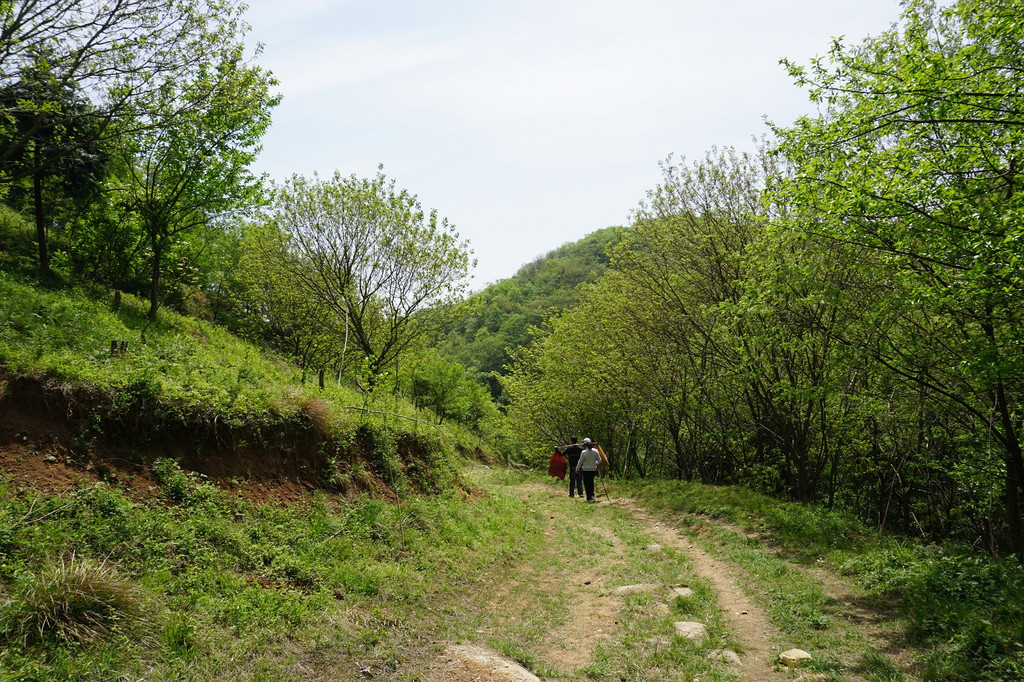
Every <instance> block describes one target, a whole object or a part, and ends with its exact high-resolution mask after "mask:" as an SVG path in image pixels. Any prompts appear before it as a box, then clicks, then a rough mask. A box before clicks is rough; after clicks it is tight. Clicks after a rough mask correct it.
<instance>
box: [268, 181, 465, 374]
mask: <svg viewBox="0 0 1024 682" xmlns="http://www.w3.org/2000/svg"><path fill="white" fill-rule="evenodd" d="M273 220H274V221H275V223H276V225H277V227H278V229H280V230H281V231H282V233H283V234H284V235H286V250H287V256H286V257H285V258H284V259H283V261H282V262H283V263H284V265H285V266H286V267H288V268H289V271H290V274H291V277H292V279H293V281H294V282H295V284H296V287H297V288H298V290H300V291H302V292H303V293H304V295H305V296H306V297H307V298H308V299H309V300H311V301H315V302H316V303H317V304H318V305H321V306H324V307H325V308H326V309H328V310H330V311H331V312H332V313H333V314H335V315H337V317H338V318H340V319H341V320H343V322H342V327H343V328H344V329H345V336H346V343H345V346H346V347H347V346H348V344H349V342H350V343H351V345H352V347H353V348H354V349H357V350H358V351H359V353H361V354H362V356H363V358H364V359H365V361H366V362H367V363H368V376H369V377H370V379H369V380H370V382H371V383H373V382H374V381H375V379H374V377H377V376H379V375H380V374H381V372H383V371H384V370H385V369H387V368H388V367H389V366H390V365H391V364H392V363H393V362H395V360H396V359H397V358H398V357H400V356H401V355H402V353H403V352H405V351H406V350H408V349H410V348H412V347H413V346H414V345H415V342H416V341H418V340H419V339H421V338H424V337H428V336H430V335H432V334H434V333H435V332H437V331H438V330H439V329H440V328H441V326H442V325H443V324H444V323H445V322H446V321H447V320H448V319H449V318H450V316H451V315H452V306H453V305H454V304H455V303H456V302H457V301H458V300H459V298H460V296H461V293H462V292H463V291H464V290H465V287H466V277H467V275H468V273H469V268H470V266H471V251H470V250H469V248H468V244H467V242H464V241H460V240H459V235H458V232H456V231H455V229H454V227H453V226H451V225H449V224H448V221H447V220H446V219H439V218H438V216H437V212H436V211H430V212H429V213H425V212H424V211H423V209H422V208H421V206H420V202H419V200H418V199H417V197H416V196H415V195H413V194H410V193H409V192H407V191H405V190H399V189H397V188H396V187H395V182H394V180H388V178H386V177H385V175H384V173H383V171H379V172H378V173H377V175H376V176H375V177H374V178H372V179H362V178H357V177H356V176H354V175H353V176H348V177H343V176H342V175H341V174H340V173H337V172H336V173H335V174H334V175H333V176H332V177H331V178H330V179H326V180H323V179H321V178H320V177H319V176H317V175H314V177H313V178H312V179H307V178H304V177H301V176H298V175H296V176H293V177H292V178H291V179H290V180H289V181H288V182H287V183H285V185H284V186H282V187H280V188H279V191H278V193H277V196H276V199H275V203H274V215H273Z"/></svg>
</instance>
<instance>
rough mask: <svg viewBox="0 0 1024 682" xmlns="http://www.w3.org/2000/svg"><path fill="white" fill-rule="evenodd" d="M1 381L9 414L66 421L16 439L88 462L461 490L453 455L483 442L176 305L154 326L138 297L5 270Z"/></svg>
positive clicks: (332, 484)
mask: <svg viewBox="0 0 1024 682" xmlns="http://www.w3.org/2000/svg"><path fill="white" fill-rule="evenodd" d="M0 380H2V381H3V386H4V393H5V397H4V398H3V400H4V401H5V408H6V409H8V410H25V411H26V414H25V415H23V417H24V419H25V421H26V422H28V421H30V419H29V417H31V416H32V413H33V411H35V412H46V413H48V414H49V415H50V418H51V419H56V420H57V422H60V423H56V424H40V425H38V428H37V429H36V432H35V433H31V431H30V429H28V428H26V429H19V431H24V433H20V432H19V433H18V434H16V435H19V436H21V437H23V438H25V439H26V440H27V439H29V438H33V439H35V440H36V441H42V440H55V441H59V445H60V446H61V447H62V448H64V449H66V450H70V451H72V452H73V453H74V456H73V457H72V458H73V459H76V460H79V461H85V460H96V459H103V458H104V457H105V456H106V455H108V454H109V450H111V449H112V448H117V449H118V450H119V454H118V457H119V459H120V460H124V459H125V458H126V457H127V459H129V460H131V461H132V462H133V463H134V464H139V465H148V464H149V462H150V461H151V460H152V459H154V458H156V457H158V456H167V457H171V458H173V459H175V460H177V461H179V463H181V464H182V466H184V467H185V468H191V469H194V470H197V471H201V472H204V473H208V474H210V475H217V476H220V477H221V478H223V479H225V480H227V479H233V478H239V477H241V478H246V477H250V476H257V475H261V476H264V477H276V478H280V477H282V476H284V477H292V476H294V477H297V478H301V479H302V480H303V481H304V483H305V485H307V486H312V487H322V488H326V489H328V490H340V491H346V492H350V493H351V492H353V491H358V490H362V489H367V488H373V487H375V486H374V485H373V484H372V482H373V481H374V480H375V481H377V483H378V485H376V487H377V488H388V489H394V488H396V486H397V487H403V486H409V487H410V488H411V489H421V490H423V489H425V490H434V489H439V488H441V487H445V486H451V485H456V480H457V479H456V477H455V471H454V460H455V459H456V458H457V456H458V454H459V453H464V452H473V451H477V450H478V449H479V448H480V440H479V438H478V437H477V436H475V435H473V434H470V433H468V432H467V431H465V430H463V429H461V428H459V427H458V426H457V425H444V426H443V427H442V426H437V425H436V424H433V423H430V422H432V421H433V420H432V419H431V415H429V414H425V413H424V412H423V411H422V410H417V409H416V408H414V407H413V406H412V405H410V404H409V403H408V402H407V401H406V400H404V399H402V398H401V397H399V396H397V395H396V394H395V393H393V392H390V391H379V392H377V393H375V394H367V393H363V392H360V391H358V390H356V389H355V388H353V387H351V386H350V385H349V384H347V383H346V384H341V385H338V383H337V382H336V381H335V380H330V379H329V380H328V381H326V382H325V386H324V387H323V388H320V387H319V385H318V382H317V381H316V378H315V377H304V376H303V375H302V372H301V371H300V370H299V369H298V368H296V367H295V366H293V365H291V364H289V363H287V362H285V361H284V360H282V359H280V358H276V357H274V356H272V355H268V354H266V353H264V352H263V351H262V350H261V349H259V348H257V347H255V346H253V345H252V344H250V343H247V342H245V341H243V340H240V339H238V338H236V337H234V336H232V335H231V334H229V333H227V332H226V331H224V330H223V329H221V328H219V327H217V326H215V325H212V324H208V323H205V322H203V321H200V320H195V319H191V318H187V317H183V316H180V315H176V314H174V313H172V312H170V311H166V310H165V311H162V312H161V314H160V317H159V319H158V320H157V322H155V323H149V322H148V320H147V318H146V306H145V303H144V302H142V301H140V300H138V299H135V298H133V297H131V296H123V297H120V298H119V300H118V301H117V302H115V299H114V298H113V297H112V296H109V295H101V296H96V295H93V294H91V293H90V292H87V291H77V290H76V291H55V290H48V289H44V288H40V287H37V286H33V285H31V284H27V283H25V282H22V281H19V280H18V279H16V278H15V277H14V276H12V275H9V274H4V273H0ZM65 415H66V416H65ZM65 422H66V423H65ZM12 428H14V427H12ZM31 445H33V443H32V442H29V446H31ZM44 446H45V444H40V445H39V447H36V448H35V449H31V448H30V450H31V451H32V452H36V451H42V450H43V448H44ZM125 452H128V453H129V454H128V455H127V456H126V455H125Z"/></svg>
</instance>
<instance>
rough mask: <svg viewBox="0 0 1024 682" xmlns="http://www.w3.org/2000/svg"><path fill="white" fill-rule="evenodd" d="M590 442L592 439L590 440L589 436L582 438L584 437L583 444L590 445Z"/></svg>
mask: <svg viewBox="0 0 1024 682" xmlns="http://www.w3.org/2000/svg"><path fill="white" fill-rule="evenodd" d="M591 443H593V441H592V440H590V439H589V438H584V439H583V444H584V445H590V444H591Z"/></svg>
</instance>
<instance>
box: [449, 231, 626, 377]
mask: <svg viewBox="0 0 1024 682" xmlns="http://www.w3.org/2000/svg"><path fill="white" fill-rule="evenodd" d="M621 231H622V228H621V227H606V228H604V229H602V230H597V231H596V232H592V233H590V234H589V235H587V236H586V237H584V238H583V239H580V240H579V241H576V242H571V243H568V244H563V245H562V246H560V247H559V248H557V249H555V250H554V251H551V252H549V253H547V254H546V255H544V256H541V257H540V258H538V259H536V260H534V261H533V262H531V263H528V264H526V265H524V266H523V267H521V268H520V269H519V271H518V272H517V273H516V274H515V275H514V276H512V277H510V278H508V279H505V280H502V281H500V282H496V283H495V284H492V285H490V286H488V287H487V288H486V289H484V290H483V291H481V292H480V293H478V294H475V295H474V296H473V297H472V298H471V299H470V301H469V303H470V305H471V306H472V307H471V308H470V310H471V313H470V314H468V315H466V316H465V317H463V318H461V319H460V321H459V322H457V323H455V324H453V325H452V326H451V327H449V329H448V333H447V340H446V342H445V343H444V344H443V346H442V348H443V350H444V352H446V353H447V354H448V355H450V356H451V357H452V358H453V359H455V360H457V361H458V362H460V363H461V364H463V365H464V366H466V367H470V368H475V369H476V370H478V371H479V372H481V373H482V374H484V375H486V377H485V378H486V380H487V382H488V385H489V386H490V388H491V392H492V394H493V395H494V396H495V397H499V395H500V392H501V387H500V386H499V385H498V382H497V381H496V380H495V379H494V378H493V377H492V376H490V375H491V372H501V371H502V368H503V367H504V366H505V364H506V363H507V362H508V360H509V350H510V349H514V348H518V347H520V346H523V345H525V344H526V343H527V342H528V341H529V340H530V330H531V328H533V327H539V326H540V325H541V323H542V322H543V321H544V319H545V318H546V317H548V316H550V315H552V314H554V313H558V312H560V311H562V310H564V309H566V308H568V307H569V306H571V305H573V304H574V303H576V300H577V290H578V288H579V286H580V285H581V284H588V283H591V282H594V281H596V280H597V279H598V278H599V277H600V276H601V275H602V274H604V272H605V270H607V268H608V265H609V261H608V254H607V250H608V247H609V246H610V245H612V244H614V243H615V242H617V241H618V239H619V236H620V233H621Z"/></svg>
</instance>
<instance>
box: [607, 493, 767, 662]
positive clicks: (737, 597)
mask: <svg viewBox="0 0 1024 682" xmlns="http://www.w3.org/2000/svg"><path fill="white" fill-rule="evenodd" d="M615 504H618V505H619V506H620V507H622V508H624V509H627V510H629V512H630V513H631V514H632V515H633V516H634V517H635V518H636V519H637V520H638V521H639V522H640V523H641V524H642V525H643V527H644V529H645V530H646V531H647V532H648V533H650V534H651V535H652V536H653V537H654V538H656V539H657V541H658V542H659V543H662V544H664V545H667V546H670V547H676V548H679V549H682V550H683V551H684V552H685V553H686V556H687V557H688V558H689V559H690V561H691V562H692V563H693V567H694V569H695V570H696V571H697V573H698V574H699V575H700V576H701V577H702V578H705V579H706V580H708V582H710V583H711V585H712V586H713V587H714V589H715V594H716V595H717V597H718V606H719V608H720V609H721V610H722V615H723V616H724V617H725V619H726V621H727V622H728V623H729V627H730V628H731V629H732V630H733V631H734V632H735V633H736V635H737V637H738V638H739V641H740V642H741V643H742V645H743V649H744V653H745V655H744V656H743V658H742V663H743V665H742V666H741V667H742V670H743V673H744V675H745V676H746V677H747V678H748V679H753V680H769V679H781V678H782V677H783V675H782V674H781V671H780V670H778V669H777V668H776V667H775V666H773V665H769V663H768V661H769V660H770V659H773V658H774V657H775V656H776V655H777V654H778V652H777V651H776V650H775V646H774V644H773V639H778V636H779V632H778V630H777V629H776V628H775V627H774V626H773V625H772V624H771V622H770V621H769V620H768V614H766V613H765V611H764V609H762V608H761V607H760V606H759V605H758V604H757V603H756V602H755V601H754V600H753V599H751V598H750V597H749V596H747V594H745V593H744V592H743V590H742V589H741V588H740V586H739V583H738V582H737V580H736V578H735V577H733V575H732V574H731V573H730V571H729V568H728V564H725V563H723V562H721V561H719V560H717V559H714V558H713V557H711V556H710V555H708V553H707V552H705V551H703V550H701V549H699V548H697V547H696V546H695V545H694V544H693V543H692V542H690V541H689V540H687V539H686V538H684V537H682V536H681V535H680V534H679V531H678V530H676V529H674V528H671V527H669V526H668V525H666V524H665V523H664V522H662V521H660V520H658V519H656V518H655V517H653V516H651V515H650V514H649V513H648V512H647V511H646V510H644V509H642V508H640V507H638V506H637V505H636V504H635V503H633V501H632V500H629V499H625V498H623V499H619V500H616V501H615Z"/></svg>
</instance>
